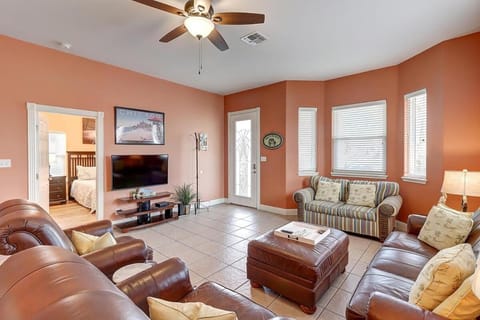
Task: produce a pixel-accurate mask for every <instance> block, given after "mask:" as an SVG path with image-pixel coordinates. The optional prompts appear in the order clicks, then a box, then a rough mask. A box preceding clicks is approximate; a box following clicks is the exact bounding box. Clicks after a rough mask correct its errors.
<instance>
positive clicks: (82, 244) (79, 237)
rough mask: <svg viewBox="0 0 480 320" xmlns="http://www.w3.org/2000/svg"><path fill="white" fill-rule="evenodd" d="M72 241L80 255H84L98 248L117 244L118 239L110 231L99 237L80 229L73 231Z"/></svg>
mask: <svg viewBox="0 0 480 320" xmlns="http://www.w3.org/2000/svg"><path fill="white" fill-rule="evenodd" d="M72 243H73V245H74V246H75V249H77V252H78V254H79V255H84V254H87V253H90V252H93V251H96V250H100V249H103V248H106V247H110V246H113V245H115V244H117V241H116V240H115V238H114V237H113V235H112V234H111V233H110V232H107V233H105V234H103V235H102V236H101V237H97V236H94V235H91V234H88V233H83V232H80V231H76V230H73V231H72Z"/></svg>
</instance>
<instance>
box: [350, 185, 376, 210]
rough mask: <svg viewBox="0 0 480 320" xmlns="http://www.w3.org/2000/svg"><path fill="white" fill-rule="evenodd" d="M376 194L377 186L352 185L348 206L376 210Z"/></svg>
mask: <svg viewBox="0 0 480 320" xmlns="http://www.w3.org/2000/svg"><path fill="white" fill-rule="evenodd" d="M376 192H377V185H375V184H355V183H351V184H350V188H349V190H348V199H347V204H354V205H357V206H364V207H372V208H375V193H376Z"/></svg>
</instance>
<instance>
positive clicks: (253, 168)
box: [252, 163, 257, 174]
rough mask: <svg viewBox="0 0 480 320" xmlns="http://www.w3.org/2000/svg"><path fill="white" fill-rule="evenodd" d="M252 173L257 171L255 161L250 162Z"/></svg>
mask: <svg viewBox="0 0 480 320" xmlns="http://www.w3.org/2000/svg"><path fill="white" fill-rule="evenodd" d="M252 173H253V174H255V173H257V164H256V163H252Z"/></svg>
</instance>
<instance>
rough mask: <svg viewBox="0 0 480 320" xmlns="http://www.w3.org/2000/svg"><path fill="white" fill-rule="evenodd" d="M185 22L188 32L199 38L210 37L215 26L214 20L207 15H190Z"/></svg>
mask: <svg viewBox="0 0 480 320" xmlns="http://www.w3.org/2000/svg"><path fill="white" fill-rule="evenodd" d="M183 24H184V25H185V27H186V28H187V30H188V32H190V34H191V35H192V36H194V37H195V38H198V39H201V38H205V37H208V35H209V34H210V32H212V30H213V28H214V25H213V22H212V20H210V19H207V18H205V17H188V18H187V19H185V22H184V23H183Z"/></svg>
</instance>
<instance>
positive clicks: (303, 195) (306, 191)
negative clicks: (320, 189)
mask: <svg viewBox="0 0 480 320" xmlns="http://www.w3.org/2000/svg"><path fill="white" fill-rule="evenodd" d="M314 197H315V190H313V188H312V187H308V188H303V189H300V190H298V191H295V193H294V194H293V199H294V200H295V202H296V203H297V220H298V221H304V217H305V204H306V203H308V202H310V201H313V199H314Z"/></svg>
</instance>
